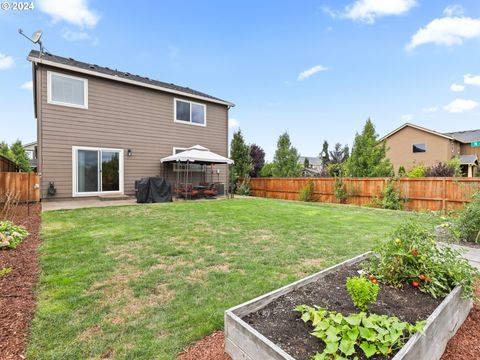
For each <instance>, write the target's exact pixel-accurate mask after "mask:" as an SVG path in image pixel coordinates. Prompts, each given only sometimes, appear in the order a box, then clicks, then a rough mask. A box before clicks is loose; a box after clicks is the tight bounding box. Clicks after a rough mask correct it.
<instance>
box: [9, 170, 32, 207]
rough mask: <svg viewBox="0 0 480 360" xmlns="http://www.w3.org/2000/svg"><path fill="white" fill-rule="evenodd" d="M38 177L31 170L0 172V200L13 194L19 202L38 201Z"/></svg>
mask: <svg viewBox="0 0 480 360" xmlns="http://www.w3.org/2000/svg"><path fill="white" fill-rule="evenodd" d="M39 185H40V177H39V176H38V174H36V173H33V172H28V173H26V172H0V202H2V201H5V197H7V196H13V197H14V198H15V199H16V200H18V201H20V202H36V201H40V186H39Z"/></svg>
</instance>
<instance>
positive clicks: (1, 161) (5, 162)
mask: <svg viewBox="0 0 480 360" xmlns="http://www.w3.org/2000/svg"><path fill="white" fill-rule="evenodd" d="M2 171H17V164H15V163H14V162H13V161H12V160H10V159H7V158H6V157H5V156H2V155H0V172H2Z"/></svg>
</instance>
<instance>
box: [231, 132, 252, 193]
mask: <svg viewBox="0 0 480 360" xmlns="http://www.w3.org/2000/svg"><path fill="white" fill-rule="evenodd" d="M230 158H231V159H232V160H233V161H234V164H233V166H232V169H231V171H230V185H231V187H232V190H233V191H234V190H235V189H236V186H237V182H238V181H239V179H240V178H242V179H246V178H248V176H249V175H250V171H251V170H252V159H251V158H250V147H249V146H248V145H247V144H246V143H245V140H244V138H243V135H242V131H241V130H240V129H238V131H235V132H234V133H233V138H232V142H231V143H230Z"/></svg>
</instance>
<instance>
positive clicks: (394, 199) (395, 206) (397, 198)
mask: <svg viewBox="0 0 480 360" xmlns="http://www.w3.org/2000/svg"><path fill="white" fill-rule="evenodd" d="M373 202H374V203H375V204H376V205H377V206H379V207H381V208H383V209H389V210H402V209H403V203H404V199H403V198H402V194H401V193H400V189H399V188H398V181H396V180H395V179H389V180H388V181H387V184H386V185H385V188H384V189H383V191H382V197H381V199H378V198H374V200H373Z"/></svg>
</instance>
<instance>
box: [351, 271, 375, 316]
mask: <svg viewBox="0 0 480 360" xmlns="http://www.w3.org/2000/svg"><path fill="white" fill-rule="evenodd" d="M374 280H375V279H374ZM379 289H380V286H378V284H375V283H373V282H371V281H370V280H368V279H366V278H365V277H363V276H354V277H349V278H347V291H348V293H349V294H350V296H351V298H352V301H353V303H354V304H355V306H356V307H357V308H359V309H360V310H361V311H367V309H368V307H369V306H370V305H371V304H373V303H374V302H375V301H377V296H378V290H379Z"/></svg>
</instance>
